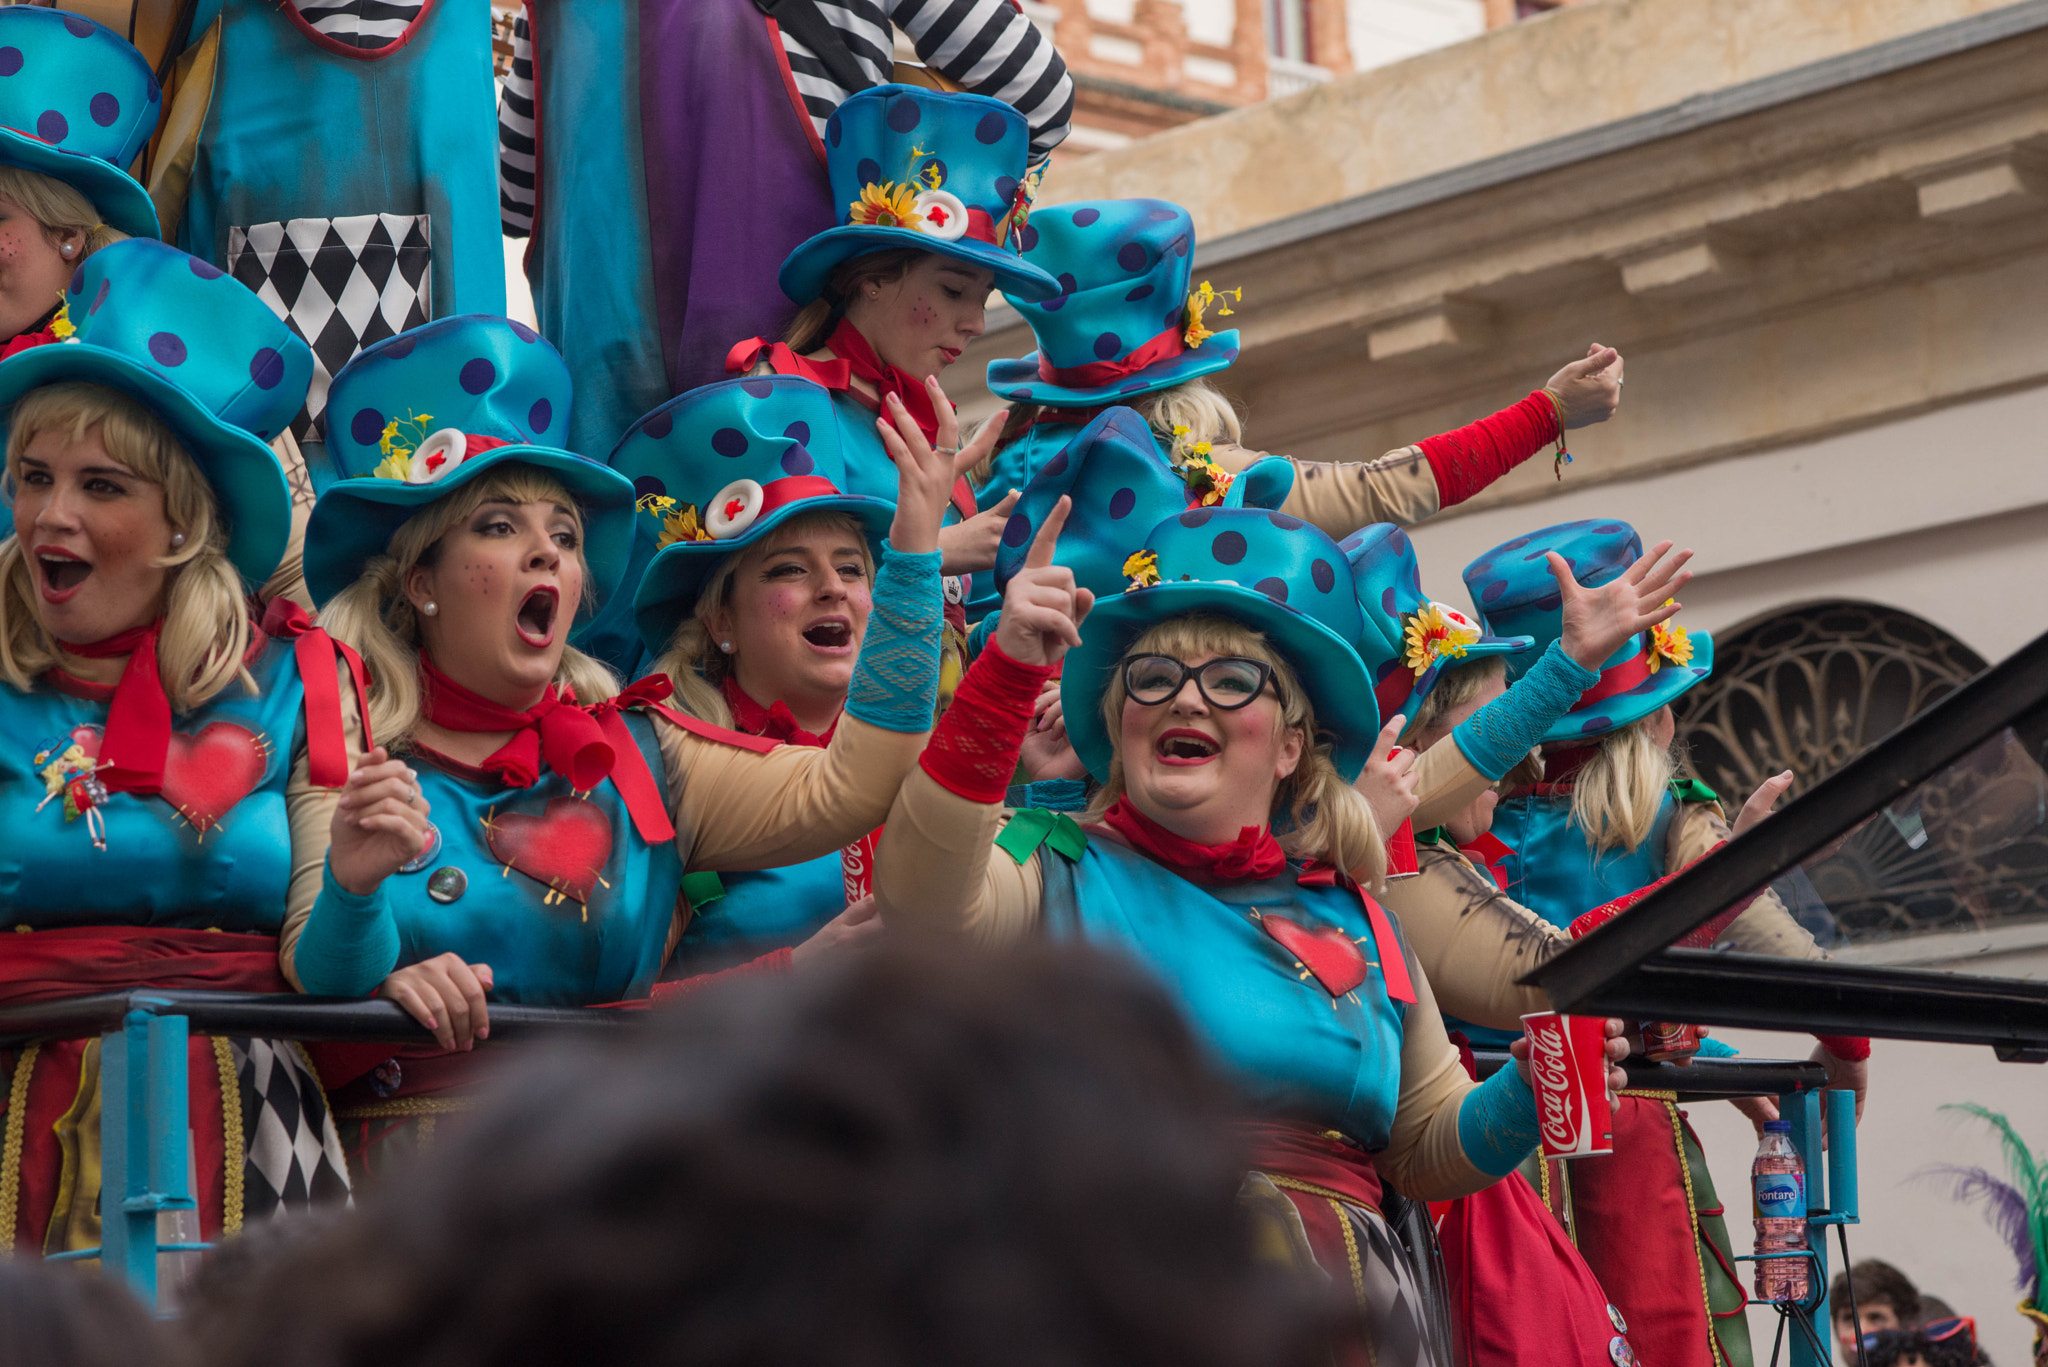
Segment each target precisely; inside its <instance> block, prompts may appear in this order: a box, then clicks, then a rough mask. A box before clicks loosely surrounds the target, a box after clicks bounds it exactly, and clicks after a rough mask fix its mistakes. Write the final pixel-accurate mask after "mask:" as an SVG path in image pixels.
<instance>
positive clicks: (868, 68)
mask: <svg viewBox="0 0 2048 1367" xmlns="http://www.w3.org/2000/svg"><path fill="white" fill-rule="evenodd" d="M817 8H818V13H820V14H822V15H824V16H825V18H826V20H827V21H828V22H830V23H831V25H832V27H833V28H835V29H837V30H839V36H840V37H841V38H843V39H845V41H846V48H847V51H848V52H851V53H852V54H853V60H854V61H855V62H856V63H857V64H858V65H859V66H860V69H861V70H862V71H864V72H866V73H867V77H868V80H869V82H870V83H872V84H874V85H883V84H885V83H887V82H888V81H889V80H891V79H892V78H893V77H894V75H895V72H896V54H895V50H894V49H895V40H894V38H893V37H891V35H890V33H889V16H888V15H886V14H884V13H883V12H882V10H881V9H880V7H878V6H877V5H875V4H874V3H873V0H818V5H817ZM782 52H783V55H784V56H785V57H787V58H788V59H789V74H790V77H791V78H792V79H793V80H794V81H795V82H796V93H797V95H798V97H799V98H801V99H802V100H803V102H804V112H805V113H807V114H809V115H810V116H811V122H812V123H813V124H815V125H816V126H817V129H818V135H819V136H820V137H823V136H824V134H825V120H827V119H829V118H831V117H832V111H833V110H835V109H837V108H839V105H840V102H841V101H843V100H844V99H845V98H846V97H847V96H848V95H850V94H852V93H853V92H852V91H850V90H848V89H846V87H845V86H842V85H841V84H840V83H839V82H838V81H837V80H835V79H834V78H833V76H832V73H831V72H829V71H827V70H826V69H825V64H824V63H823V62H821V61H819V60H818V58H817V54H815V53H813V52H812V51H811V50H810V48H808V47H806V46H805V45H804V44H803V42H802V41H801V40H800V39H798V38H796V37H795V36H793V35H792V34H791V33H790V31H789V30H788V29H783V30H782Z"/></svg>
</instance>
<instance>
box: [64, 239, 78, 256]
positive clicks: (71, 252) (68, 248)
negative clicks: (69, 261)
mask: <svg viewBox="0 0 2048 1367" xmlns="http://www.w3.org/2000/svg"><path fill="white" fill-rule="evenodd" d="M64 255H66V256H76V255H78V248H76V247H74V246H72V245H71V244H70V243H69V242H67V243H65V244H64Z"/></svg>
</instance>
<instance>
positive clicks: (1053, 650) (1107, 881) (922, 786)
mask: <svg viewBox="0 0 2048 1367" xmlns="http://www.w3.org/2000/svg"><path fill="white" fill-rule="evenodd" d="M1072 506H1073V505H1072V504H1071V502H1069V501H1064V500H1063V501H1062V502H1061V503H1060V504H1058V505H1056V507H1055V509H1054V510H1053V512H1052V513H1051V515H1050V516H1049V517H1047V519H1046V520H1045V521H1044V523H1043V524H1042V526H1041V528H1040V530H1039V532H1038V534H1037V536H1036V537H1035V538H1034V545H1033V550H1032V552H1031V553H1030V555H1029V556H1028V558H1027V560H1026V563H1025V564H1024V565H1023V566H1022V567H1020V568H1019V569H1018V571H1017V572H1016V573H1015V574H1013V575H1012V576H1011V577H1010V579H1009V582H1008V585H1007V587H1006V588H1005V590H1004V599H1003V608H1002V619H1001V622H1000V624H999V626H998V628H997V630H996V632H995V635H994V637H993V639H992V640H991V642H990V643H989V645H988V647H987V648H986V649H984V650H983V651H982V653H981V655H980V656H979V657H978V658H977V659H976V661H975V664H974V667H973V668H972V669H971V670H970V671H969V673H968V676H967V678H966V679H965V680H963V682H962V683H961V686H960V690H959V692H958V694H957V695H956V696H955V697H954V700H953V705H952V707H951V708H950V709H949V710H948V711H947V713H946V715H945V716H944V717H943V718H942V719H941V720H940V723H939V725H938V727H937V729H936V730H935V731H934V732H933V736H932V742H931V745H930V747H929V748H928V749H927V750H926V752H925V755H924V757H923V759H922V761H921V762H920V765H919V768H918V770H917V771H916V772H914V773H912V774H911V775H910V777H909V778H907V779H906V780H905V781H904V785H903V789H902V791H901V793H899V795H898V797H897V799H896V805H895V807H894V808H893V809H892V810H891V812H890V816H889V823H888V825H887V827H885V829H884V831H883V835H882V844H881V848H880V850H879V851H878V857H877V862H876V884H875V890H876V897H877V900H878V902H879V904H880V907H881V912H882V916H883V919H884V921H885V922H886V923H888V924H889V925H890V926H891V927H892V928H893V927H896V926H899V925H901V926H910V927H915V928H917V929H918V930H920V931H923V932H926V933H934V934H949V935H953V936H964V937H968V938H972V939H975V940H981V941H994V942H1000V941H1004V940H1008V939H1013V938H1016V937H1019V936H1023V935H1027V934H1031V933H1039V932H1050V933H1052V934H1055V935H1070V936H1079V937H1084V938H1087V939H1090V940H1093V941H1096V942H1098V943H1102V944H1109V945H1115V946H1117V947H1118V948H1119V949H1120V950H1122V951H1124V952H1126V953H1129V954H1131V955H1133V956H1134V957H1136V958H1137V959H1138V960H1140V961H1141V962H1143V963H1145V964H1146V965H1147V966H1148V967H1150V968H1151V969H1152V970H1153V971H1154V972H1155V973H1156V974H1157V975H1158V976H1159V978H1160V979H1161V980H1162V981H1163V982H1164V984H1165V985H1166V986H1167V987H1168V989H1169V990H1170V991H1172V992H1173V993H1174V994H1175V996H1176V997H1177V998H1178V1000H1179V1002H1180V1004H1181V1005H1182V1007H1183V1008H1184V1009H1185V1011H1186V1012H1187V1014H1188V1016H1189V1018H1190V1019H1191V1021H1192V1022H1193V1023H1194V1024H1195V1026H1196V1029H1197V1031H1198V1033H1200V1034H1201V1035H1202V1036H1203V1037H1204V1038H1205V1039H1206V1040H1207V1042H1208V1043H1209V1045H1210V1047H1211V1048H1212V1049H1213V1050H1214V1052H1215V1054H1216V1056H1217V1058H1218V1060H1219V1061H1220V1062H1221V1063H1222V1064H1223V1065H1224V1066H1225V1067H1226V1068H1227V1069H1228V1070H1229V1071H1230V1072H1231V1073H1232V1074H1233V1075H1234V1076H1235V1077H1236V1078H1237V1079H1238V1080H1239V1082H1240V1083H1241V1085H1242V1086H1243V1088H1244V1090H1245V1093H1246V1095H1247V1097H1248V1098H1249V1100H1250V1102H1251V1106H1252V1110H1253V1114H1254V1115H1255V1117H1256V1118H1255V1119H1253V1120H1250V1121H1248V1122H1247V1129H1248V1132H1249V1133H1248V1139H1249V1146H1250V1147H1251V1149H1252V1150H1253V1153H1254V1159H1253V1168H1254V1171H1253V1172H1252V1174H1251V1176H1250V1178H1249V1179H1248V1181H1247V1183H1246V1188H1245V1191H1246V1195H1247V1199H1248V1200H1249V1202H1250V1204H1251V1205H1252V1207H1253V1208H1254V1210H1255V1211H1256V1212H1257V1213H1258V1214H1259V1215H1260V1216H1261V1217H1263V1218H1265V1219H1270V1220H1271V1221H1272V1222H1273V1224H1274V1227H1275V1228H1279V1229H1292V1230H1293V1231H1294V1235H1293V1237H1292V1238H1291V1239H1289V1240H1288V1241H1287V1243H1288V1246H1290V1247H1294V1248H1297V1249H1300V1250H1301V1251H1302V1252H1303V1253H1304V1254H1305V1255H1307V1256H1309V1258H1310V1259H1311V1260H1312V1261H1313V1262H1314V1263H1315V1264H1316V1265H1318V1266H1320V1267H1321V1268H1322V1269H1323V1270H1324V1271H1325V1272H1326V1273H1327V1274H1328V1275H1329V1276H1330V1277H1331V1278H1332V1280H1333V1281H1334V1283H1335V1284H1336V1285H1338V1286H1347V1287H1354V1288H1356V1290H1357V1295H1358V1305H1357V1310H1358V1313H1359V1319H1360V1322H1361V1323H1362V1326H1363V1329H1364V1332H1365V1333H1366V1334H1367V1335H1368V1336H1369V1337H1370V1338H1371V1340H1372V1342H1373V1343H1374V1344H1375V1346H1376V1348H1377V1356H1378V1360H1379V1361H1380V1362H1383V1363H1395V1362H1401V1363H1440V1362H1442V1363H1447V1362H1448V1361H1449V1360H1450V1358H1449V1353H1450V1345H1448V1344H1441V1343H1438V1342H1436V1341H1435V1339H1434V1335H1433V1334H1432V1332H1431V1330H1430V1329H1429V1327H1428V1326H1429V1324H1430V1313H1429V1310H1428V1307H1427V1305H1426V1303H1425V1302H1424V1300H1423V1298H1422V1295H1421V1292H1420V1290H1419V1288H1418V1284H1417V1281H1416V1277H1415V1273H1414V1269H1413V1267H1412V1265H1411V1263H1410V1261H1409V1258H1408V1254H1407V1253H1406V1252H1405V1250H1404V1249H1403V1247H1402V1245H1401V1244H1400V1242H1399V1241H1398V1240H1397V1239H1396V1238H1395V1237H1394V1236H1393V1234H1392V1232H1391V1229H1390V1227H1389V1225H1388V1224H1387V1221H1386V1219H1385V1218H1384V1217H1383V1216H1382V1215H1381V1213H1380V1212H1381V1211H1382V1209H1384V1208H1385V1205H1386V1202H1387V1200H1388V1199H1389V1198H1388V1196H1387V1195H1386V1188H1388V1187H1392V1188H1396V1189H1398V1190H1399V1191H1400V1192H1401V1193H1402V1194H1404V1195H1405V1196H1407V1197H1408V1198H1411V1199H1442V1198H1450V1197H1453V1196H1457V1195H1460V1194H1462V1193H1465V1192H1469V1191H1474V1190H1477V1189H1479V1188H1482V1187H1484V1186H1486V1185H1488V1184H1489V1183H1492V1182H1494V1181H1496V1180H1498V1179H1499V1178H1500V1177H1501V1176H1503V1175H1504V1174H1506V1173H1508V1172H1510V1171H1512V1170H1513V1169H1514V1167H1515V1165H1516V1164H1517V1163H1519V1162H1521V1161H1522V1159H1523V1158H1524V1157H1525V1156H1526V1155H1527V1154H1528V1153H1529V1152H1530V1151H1531V1150H1532V1149H1533V1147H1534V1145H1535V1140H1536V1127H1535V1112H1534V1103H1533V1100H1532V1098H1531V1096H1530V1094H1529V1090H1528V1086H1527V1084H1526V1082H1525V1081H1524V1079H1523V1077H1522V1075H1521V1073H1520V1072H1519V1071H1518V1070H1517V1069H1515V1068H1508V1069H1504V1070H1502V1071H1501V1072H1500V1073H1499V1074H1497V1075H1496V1076H1495V1077H1493V1078H1492V1079H1490V1080H1489V1081H1487V1082H1486V1083H1483V1084H1477V1085H1475V1084H1473V1083H1472V1082H1470V1081H1469V1080H1468V1079H1467V1078H1466V1076H1465V1074H1464V1072H1463V1071H1462V1069H1461V1068H1460V1067H1459V1065H1458V1056H1457V1053H1456V1051H1455V1050H1454V1049H1453V1048H1452V1047H1451V1044H1450V1041H1449V1040H1448V1039H1447V1038H1446V1037H1445V1035H1444V1029H1443V1023H1442V1021H1441V1020H1440V1019H1439V1017H1438V1016H1437V1013H1436V1008H1435V1002H1434V999H1433V998H1432V996H1431V994H1430V989H1429V984H1428V981H1427V979H1426V978H1425V977H1424V975H1423V974H1422V972H1421V971H1420V969H1419V968H1418V967H1417V966H1416V965H1415V964H1414V962H1413V960H1412V958H1411V956H1410V955H1409V953H1408V950H1407V948H1406V946H1405V945H1404V944H1403V942H1402V940H1401V936H1400V932H1399V930H1398V929H1397V927H1396V925H1395V923H1394V921H1393V919H1392V918H1391V917H1390V916H1388V915H1387V913H1386V912H1385V911H1384V910H1383V909H1382V908H1381V906H1380V904H1379V903H1378V902H1377V901H1376V900H1375V899H1374V897H1373V895H1372V893H1371V891H1370V890H1369V889H1371V888H1372V887H1374V886H1375V885H1377V884H1378V883H1379V882H1380V880H1381V875H1382V873H1383V871H1384V869H1385V866H1386V848H1385V845H1384V843H1383V840H1382V836H1381V832H1380V829H1379V826H1378V824H1377V821H1376V819H1375V817H1374V815H1373V812H1372V809H1371V808H1370V806H1368V804H1367V802H1366V799H1365V798H1364V797H1363V796H1362V795H1361V794H1360V793H1358V792H1357V791H1356V790H1355V789H1354V788H1352V786H1351V783H1352V781H1353V780H1354V779H1355V778H1356V777H1357V775H1358V773H1359V772H1360V770H1361V769H1362V768H1363V767H1364V765H1365V764H1366V762H1367V760H1368V759H1369V758H1370V757H1371V756H1372V755H1374V754H1376V753H1379V752H1380V751H1381V750H1382V749H1383V748H1384V747H1385V746H1387V745H1389V744H1390V743H1391V737H1390V736H1389V735H1388V734H1387V733H1386V732H1384V731H1382V729H1381V725H1380V716H1379V709H1378V707H1377V706H1376V705H1375V702H1374V698H1373V688H1372V683H1371V671H1370V668H1369V666H1368V662H1367V661H1366V660H1365V659H1362V658H1361V657H1360V656H1359V654H1358V653H1357V651H1356V650H1355V649H1354V643H1355V642H1359V641H1361V640H1362V639H1364V635H1363V627H1362V623H1361V620H1360V603H1359V601H1358V589H1357V586H1356V585H1355V584H1354V582H1353V579H1352V575H1351V571H1350V566H1349V565H1348V564H1347V562H1346V560H1345V558H1344V554H1343V552H1342V551H1341V550H1340V549H1339V548H1338V546H1337V545H1336V544H1335V543H1334V542H1332V541H1331V540H1330V539H1329V538H1328V537H1326V536H1324V535H1323V534H1322V533H1320V532H1318V531H1316V530H1315V529H1314V528H1312V527H1309V526H1307V525H1305V524H1304V523H1302V522H1300V521H1299V520H1297V519H1295V518H1293V517H1290V516H1287V515H1286V514H1284V513H1277V512H1270V511H1265V510H1260V509H1251V508H1224V507H1196V508H1191V509H1187V510H1185V511H1183V512H1180V513H1178V514H1175V515H1174V516H1171V517H1169V518H1167V519H1166V520H1165V521H1162V522H1159V523H1158V524H1157V525H1155V526H1152V527H1150V528H1147V529H1145V530H1144V531H1143V532H1140V531H1139V530H1138V529H1137V528H1135V527H1133V528H1129V529H1127V530H1125V531H1124V533H1123V537H1124V545H1125V547H1126V548H1127V550H1126V572H1127V574H1128V576H1129V578H1128V589H1127V591H1126V592H1123V593H1120V594H1115V595H1113V596H1110V597H1107V598H1104V599H1100V600H1098V599H1096V598H1095V597H1094V596H1093V595H1092V594H1090V593H1089V592H1088V591H1087V590H1086V589H1085V588H1078V587H1076V585H1075V579H1074V575H1073V571H1072V570H1070V569H1068V568H1065V567H1063V566H1058V565H1055V564H1054V563H1053V560H1054V543H1055V542H1056V540H1057V539H1058V537H1059V535H1060V530H1061V524H1062V522H1063V521H1064V519H1065V517H1066V515H1067V512H1068V510H1069V509H1071V508H1072ZM1082 515H1083V516H1084V517H1086V518H1087V519H1089V520H1090V521H1091V522H1093V521H1096V520H1104V521H1106V520H1108V514H1107V513H1106V512H1105V511H1101V510H1097V509H1086V510H1082ZM1096 530H1097V535H1098V536H1101V537H1105V538H1106V537H1108V536H1111V535H1114V533H1113V532H1112V531H1108V530H1103V529H1101V528H1098V529H1096ZM1083 618H1085V619H1086V631H1085V634H1084V633H1083V632H1082V631H1081V629H1080V625H1079V623H1080V621H1081V619H1083ZM1062 661H1063V662H1064V669H1063V671H1062V676H1061V685H1060V688H1061V693H1062V696H1063V699H1064V702H1065V705H1066V719H1067V727H1068V729H1069V731H1070V733H1071V735H1072V737H1073V741H1074V748H1075V750H1076V751H1077V752H1078V753H1079V755H1080V756H1081V758H1082V760H1083V761H1084V762H1085V763H1086V764H1087V766H1088V770H1089V772H1090V773H1091V774H1092V775H1093V776H1094V777H1095V778H1096V779H1097V780H1099V781H1100V782H1101V784H1102V789H1101V791H1100V792H1099V793H1098V795H1097V797H1096V799H1095V801H1094V803H1093V804H1092V805H1091V806H1090V808H1089V809H1088V811H1087V813H1085V814H1084V815H1083V817H1082V821H1081V824H1076V823H1075V822H1074V821H1073V820H1072V819H1070V818H1067V817H1064V816H1058V815H1054V814H1051V813H1046V812H1034V811H1010V810H1007V809H1005V807H1004V805H1003V794H1004V786H1005V784H1007V782H1008V781H1009V778H1010V775H1011V771H1012V769H1013V768H1014V766H1015V763H1016V759H1017V755H1018V750H1019V746H1020V745H1021V742H1022V740H1023V738H1024V733H1025V727H1026V726H1027V725H1028V724H1029V721H1030V716H1031V706H1032V703H1033V700H1034V699H1035V698H1036V696H1037V694H1038V692H1039V689H1040V687H1041V685H1042V684H1043V683H1044V681H1045V680H1046V679H1047V678H1048V677H1049V676H1050V675H1051V673H1052V671H1053V667H1054V666H1055V665H1056V664H1060V663H1062ZM1613 1029H1614V1031H1615V1032H1616V1033H1617V1034H1618V1033H1619V1030H1620V1023H1619V1022H1615V1023H1613ZM1610 1047H1611V1048H1613V1049H1614V1050H1615V1051H1616V1052H1617V1056H1618V1053H1619V1050H1620V1048H1621V1044H1620V1041H1619V1040H1618V1039H1616V1040H1614V1041H1612V1044H1611V1046H1610ZM1383 1184H1384V1185H1383ZM1351 1347H1357V1345H1351ZM1360 1351H1362V1349H1360ZM1346 1360H1349V1358H1348V1356H1347V1357H1346ZM1360 1360H1364V1359H1363V1358H1361V1359H1360Z"/></svg>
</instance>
